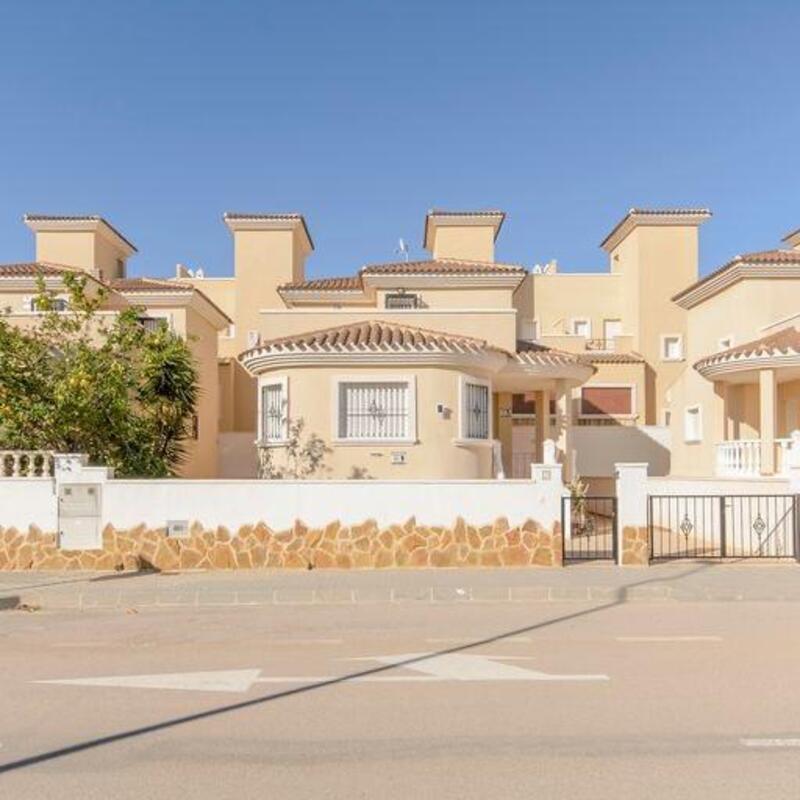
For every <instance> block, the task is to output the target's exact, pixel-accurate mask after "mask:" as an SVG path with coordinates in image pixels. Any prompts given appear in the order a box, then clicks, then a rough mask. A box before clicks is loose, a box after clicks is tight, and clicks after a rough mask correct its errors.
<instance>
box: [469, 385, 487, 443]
mask: <svg viewBox="0 0 800 800" xmlns="http://www.w3.org/2000/svg"><path fill="white" fill-rule="evenodd" d="M464 436H465V437H466V438H467V439H488V438H489V387H488V386H485V385H484V384H482V383H470V382H469V381H467V382H466V383H465V384H464Z"/></svg>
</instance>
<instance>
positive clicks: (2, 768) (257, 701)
mask: <svg viewBox="0 0 800 800" xmlns="http://www.w3.org/2000/svg"><path fill="white" fill-rule="evenodd" d="M710 566H712V565H711V564H709V563H704V564H700V565H699V566H698V567H697V568H696V569H693V570H690V571H689V572H684V573H681V574H680V575H676V576H674V577H670V578H664V577H663V576H659V577H651V578H647V579H645V580H641V581H635V582H634V583H630V584H627V585H625V586H622V587H620V588H619V589H618V590H617V596H616V597H615V598H614V599H613V600H611V601H609V602H606V603H602V604H600V605H597V606H592V607H591V608H585V609H582V610H580V611H575V612H572V613H570V614H562V615H561V616H558V617H553V618H551V619H546V620H544V621H542V622H537V623H534V624H532V625H526V626H523V627H521V628H514V630H510V631H504V632H502V633H498V634H495V635H493V636H487V637H484V638H482V639H476V640H475V641H474V642H467V643H466V644H459V645H457V646H454V647H448V648H445V649H443V650H437V651H435V652H431V653H425V654H423V655H419V656H414V657H413V658H408V659H406V660H405V661H399V662H397V663H395V664H382V665H380V666H377V667H371V668H369V669H364V670H359V671H358V672H351V673H349V674H347V675H341V676H339V677H337V678H330V679H328V680H324V681H316V682H314V683H309V684H305V685H303V686H297V687H295V688H293V689H286V690H284V691H280V692H271V693H269V694H265V695H261V696H260V697H254V698H251V699H249V700H242V701H240V702H238V703H228V704H226V705H223V706H217V707H216V708H210V709H207V710H205V711H198V712H197V713H195V714H186V715H184V716H181V717H173V718H171V719H166V720H163V721H162V722H155V723H153V724H152V725H144V726H142V727H139V728H132V729H131V730H127V731H120V732H118V733H112V734H109V735H108V736H100V737H98V738H96V739H87V740H85V741H82V742H76V743H75V744H71V745H66V746H65V747H60V748H57V749H55V750H48V751H46V752H44V753H37V754H36V755H32V756H28V757H26V758H21V759H18V760H17V761H10V762H8V763H6V764H0V774H2V773H4V772H11V771H12V770H18V769H23V768H24V767H32V766H35V765H37V764H43V763H45V762H47V761H54V760H55V759H58V758H64V757H66V756H70V755H74V754H76V753H82V752H84V751H86V750H94V749H96V748H99V747H104V746H105V745H109V744H114V743H116V742H123V741H125V740H127V739H135V738H137V737H139V736H146V735H147V734H149V733H156V732H157V731H163V730H168V729H170V728H177V727H179V726H181V725H188V724H189V723H191V722H199V721H201V720H204V719H210V718H212V717H217V716H221V715H223V714H231V713H233V712H235V711H242V710H244V709H248V708H254V707H256V706H260V705H264V704H266V703H272V702H276V701H278V700H286V699H288V698H290V697H294V696H295V695H302V694H307V693H308V692H317V691H320V690H322V689H327V688H330V687H332V686H336V685H338V684H343V683H348V682H349V681H352V680H354V679H356V678H363V677H366V676H369V675H379V674H381V673H384V672H390V671H392V670H397V669H402V668H404V667H410V666H413V665H414V664H419V663H422V662H424V661H427V660H429V659H432V658H438V657H440V656H444V655H450V654H452V653H463V652H465V651H469V650H472V649H474V648H477V647H483V646H485V645H489V644H495V643H497V642H501V641H503V639H507V638H510V637H514V636H520V635H522V634H525V633H532V632H533V631H537V630H542V629H543V628H550V627H552V626H554V625H558V624H559V623H562V622H570V621H572V620H576V619H581V618H584V617H588V616H591V615H592V614H597V613H600V612H602V611H608V610H609V609H612V608H616V607H618V606H622V605H624V604H625V603H626V602H628V593H629V591H630V590H631V589H634V588H637V587H640V586H645V585H647V584H649V583H655V582H658V583H661V582H665V581H676V580H681V579H683V578H686V577H688V576H690V575H695V574H697V573H698V572H702V571H703V570H706V569H708V568H709V567H710Z"/></svg>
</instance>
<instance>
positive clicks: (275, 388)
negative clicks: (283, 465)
mask: <svg viewBox="0 0 800 800" xmlns="http://www.w3.org/2000/svg"><path fill="white" fill-rule="evenodd" d="M261 438H262V440H263V441H265V442H280V441H283V440H284V439H285V438H286V389H285V386H284V384H283V383H270V384H267V385H266V386H262V387H261Z"/></svg>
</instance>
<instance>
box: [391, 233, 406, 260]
mask: <svg viewBox="0 0 800 800" xmlns="http://www.w3.org/2000/svg"><path fill="white" fill-rule="evenodd" d="M394 252H395V253H399V254H400V255H402V256H403V258H404V259H405V260H406V262H407V261H408V244H407V243H406V240H405V239H403V238H402V237H400V238H399V239H398V240H397V247H395V249H394Z"/></svg>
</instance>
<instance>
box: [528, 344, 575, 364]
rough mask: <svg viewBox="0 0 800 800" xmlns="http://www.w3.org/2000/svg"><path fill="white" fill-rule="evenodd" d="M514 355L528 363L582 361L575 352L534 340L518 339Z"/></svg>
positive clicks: (570, 362)
mask: <svg viewBox="0 0 800 800" xmlns="http://www.w3.org/2000/svg"><path fill="white" fill-rule="evenodd" d="M514 356H515V358H516V360H517V361H518V362H520V363H528V364H554V365H564V364H582V363H584V362H583V361H582V360H581V358H580V356H578V355H577V354H576V353H568V352H567V351H566V350H556V349H555V348H553V347H545V346H544V345H542V344H537V343H536V342H526V341H518V342H517V352H516V353H514Z"/></svg>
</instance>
